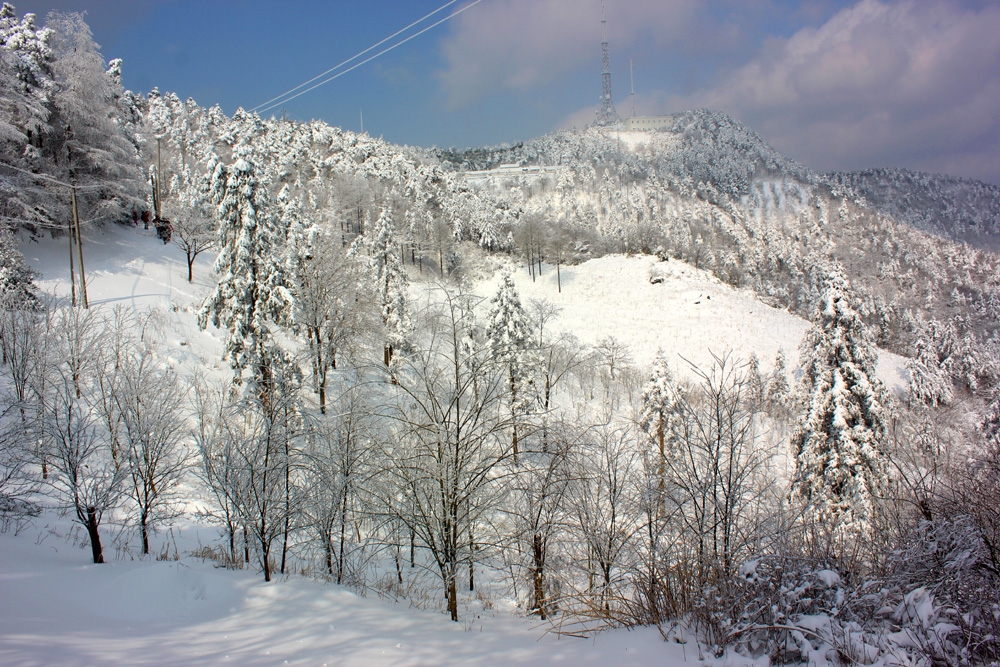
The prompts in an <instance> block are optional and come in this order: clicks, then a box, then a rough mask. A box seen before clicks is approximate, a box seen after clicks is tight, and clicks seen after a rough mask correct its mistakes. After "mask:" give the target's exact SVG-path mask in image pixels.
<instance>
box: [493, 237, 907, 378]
mask: <svg viewBox="0 0 1000 667" xmlns="http://www.w3.org/2000/svg"><path fill="white" fill-rule="evenodd" d="M559 275H560V276H561V279H562V292H561V293H560V292H559V288H558V281H559V277H557V274H556V267H555V266H549V265H547V264H543V270H542V275H541V276H538V275H537V274H536V276H535V279H534V280H532V279H531V275H530V274H529V273H528V270H527V269H526V268H525V267H524V265H521V266H520V267H519V268H518V269H517V271H516V272H515V273H514V282H515V285H516V287H517V290H518V293H519V294H520V297H521V302H522V303H524V304H527V303H528V302H529V300H530V299H544V300H548V301H550V302H552V303H553V304H555V305H556V306H558V307H560V308H562V309H563V310H562V313H561V315H560V317H559V318H557V319H556V320H554V322H553V323H552V324H551V325H550V326H552V327H553V328H554V329H555V330H559V331H565V332H569V333H572V334H573V335H575V336H576V337H577V338H579V339H580V341H581V342H583V343H586V344H588V345H594V344H596V343H597V342H598V341H600V340H601V339H603V338H605V337H607V336H613V337H614V338H616V339H617V340H618V341H619V342H621V343H624V344H625V345H626V346H627V347H628V348H629V350H630V351H631V354H632V358H633V360H634V363H635V364H636V365H637V366H638V367H639V368H641V369H643V370H645V369H648V368H649V367H650V366H651V365H652V363H653V360H654V358H655V357H656V352H657V350H658V349H662V350H663V351H664V353H665V354H666V356H667V360H668V361H669V363H670V365H671V368H672V369H673V370H674V372H676V373H678V375H680V376H681V377H691V374H690V369H691V366H690V364H689V363H688V362H691V363H693V364H695V365H696V366H698V367H700V368H709V367H710V366H711V364H712V354H713V353H714V354H716V355H721V354H723V353H725V352H734V353H735V354H736V355H737V356H739V357H741V358H743V359H744V360H745V359H748V358H749V357H750V355H751V354H753V353H756V354H757V357H758V358H759V359H760V361H761V372H762V373H764V374H768V373H770V370H771V368H772V366H773V364H774V358H775V357H776V356H777V354H778V350H779V349H783V350H784V352H785V356H786V358H787V363H788V368H789V372H792V373H793V375H794V378H791V379H790V382H791V381H792V380H796V381H797V379H798V378H799V377H800V373H799V372H797V369H798V365H799V343H800V342H801V340H802V337H803V336H804V335H805V333H806V331H807V330H808V329H809V322H808V321H806V320H804V319H802V318H801V317H799V316H797V315H793V314H791V313H789V312H788V311H786V310H781V309H778V308H773V307H771V306H768V305H766V304H764V303H762V302H761V301H759V300H758V299H757V297H756V295H755V294H754V293H753V292H752V291H749V290H737V289H734V288H733V287H731V286H730V285H727V284H725V283H723V282H722V281H720V280H719V279H717V278H716V277H714V276H713V275H712V274H710V273H709V272H707V271H704V270H700V269H696V268H694V267H692V266H691V265H689V264H686V263H684V262H680V261H676V260H669V261H665V262H661V261H659V260H658V259H657V258H655V257H652V256H649V255H632V256H623V255H607V256H605V257H601V258H598V259H592V260H590V261H587V262H584V263H583V264H580V265H578V266H562V267H560V269H559ZM654 276H655V277H657V278H659V279H661V282H659V283H655V284H654V283H653V282H651V280H650V278H651V277H654ZM499 281H500V277H499V274H497V275H496V276H494V277H493V278H492V279H491V280H489V281H488V282H487V285H486V286H484V287H481V288H480V291H481V292H482V293H483V294H484V295H492V294H495V293H496V288H497V285H499ZM685 360H686V361H685ZM878 375H879V377H880V379H881V380H882V381H883V382H885V383H886V385H887V386H888V387H890V388H895V389H898V390H900V391H902V390H904V389H905V387H906V380H907V378H908V375H907V373H906V359H905V358H904V357H901V356H899V355H897V354H893V353H891V352H886V351H884V350H880V351H879V364H878ZM792 386H794V383H792Z"/></svg>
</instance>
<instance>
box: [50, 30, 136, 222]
mask: <svg viewBox="0 0 1000 667" xmlns="http://www.w3.org/2000/svg"><path fill="white" fill-rule="evenodd" d="M46 27H47V28H51V29H52V30H53V35H52V39H51V43H52V48H53V52H54V53H55V60H54V61H53V64H52V71H53V74H54V78H55V90H54V93H53V97H52V101H53V110H54V113H53V116H52V119H51V125H52V131H53V132H54V136H53V142H52V149H53V150H52V151H51V154H52V156H53V164H52V165H51V168H50V174H51V175H54V176H57V177H58V178H62V179H63V180H68V181H69V182H72V183H74V184H80V185H85V184H87V183H100V184H101V188H100V189H94V190H91V191H83V192H81V193H80V194H79V195H78V198H79V197H80V196H81V195H82V196H83V197H84V199H86V200H88V201H87V204H89V206H88V207H87V208H88V211H89V214H90V215H94V214H95V213H96V214H97V215H106V216H109V217H111V218H113V219H114V218H119V219H121V218H124V217H126V215H127V212H129V211H131V208H132V206H133V205H135V204H138V203H140V202H141V196H142V191H143V177H142V165H141V162H140V159H139V154H138V151H137V149H136V146H137V144H136V141H135V137H129V136H128V135H127V133H126V127H125V124H124V123H123V120H122V118H121V109H120V108H119V106H118V101H119V100H120V99H121V97H122V94H123V91H122V89H121V85H120V83H117V82H116V81H115V79H114V77H113V76H109V75H108V72H107V68H106V67H105V64H104V58H102V57H101V54H100V52H99V51H98V50H97V44H95V43H94V40H93V35H92V34H91V32H90V28H89V27H88V26H87V24H86V23H85V22H84V20H83V16H82V15H80V14H59V13H53V14H50V15H49V17H48V19H47V21H46Z"/></svg>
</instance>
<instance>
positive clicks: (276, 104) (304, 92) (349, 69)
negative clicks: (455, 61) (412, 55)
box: [256, 0, 483, 113]
mask: <svg viewBox="0 0 1000 667" xmlns="http://www.w3.org/2000/svg"><path fill="white" fill-rule="evenodd" d="M482 1H483V0H475V1H474V2H471V3H469V4H468V5H466V6H464V7H462V8H461V9H459V10H457V11H455V12H453V13H451V14H449V15H448V16H446V17H444V18H443V19H441V20H440V21H437V22H436V23H432V24H431V25H429V26H427V27H426V28H424V29H423V30H420V31H419V32H416V33H414V34H412V35H410V36H409V37H407V38H406V39H403V40H400V41H398V42H396V43H395V44H393V45H392V46H390V47H389V48H387V49H383V50H381V51H379V52H378V53H376V54H375V55H373V56H371V57H369V58H366V59H365V60H362V61H361V62H359V63H358V64H356V65H353V66H351V67H348V68H347V69H345V70H343V71H342V72H338V73H337V74H334V75H333V76H331V77H330V78H328V79H324V80H323V81H320V82H319V83H317V84H314V85H312V86H310V87H309V88H306V89H305V90H303V91H301V92H298V93H296V94H295V95H292V96H291V97H286V98H284V99H282V101H280V102H275V103H274V104H271V105H269V106H266V107H264V108H258V109H256V110H257V111H258V112H259V113H264V112H265V111H270V110H271V109H273V108H275V107H277V106H279V105H281V104H285V103H286V102H290V101H291V100H294V99H295V98H296V97H299V96H300V95H305V94H306V93H308V92H309V91H311V90H315V89H316V88H319V87H320V86H322V85H323V84H326V83H330V82H331V81H333V80H334V79H339V78H340V77H342V76H344V75H345V74H347V73H348V72H351V71H353V70H356V69H357V68H359V67H361V66H362V65H364V64H365V63H369V62H371V61H373V60H375V59H376V58H378V57H379V56H381V55H384V54H386V53H388V52H389V51H392V50H393V49H395V48H396V47H397V46H402V45H403V44H406V43H407V42H408V41H410V40H411V39H414V38H415V37H419V36H420V35H422V34H424V33H425V32H427V31H428V30H431V29H432V28H436V27H437V26H439V25H441V24H442V23H444V22H446V21H449V20H451V19H453V18H455V17H456V16H458V15H459V14H461V13H462V12H464V11H466V10H469V9H472V8H473V7H475V6H476V5H478V4H479V3H480V2H482ZM383 41H385V40H383ZM372 48H375V47H372ZM370 50H371V49H368V51H370ZM359 55H360V54H359ZM355 57H357V56H355ZM351 60H353V58H352V59H351ZM348 62H350V61H348ZM334 69H336V68H334ZM321 76H322V75H321ZM302 85H305V84H302ZM300 87H301V86H300Z"/></svg>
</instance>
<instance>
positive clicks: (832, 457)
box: [791, 272, 889, 534]
mask: <svg viewBox="0 0 1000 667" xmlns="http://www.w3.org/2000/svg"><path fill="white" fill-rule="evenodd" d="M802 359H803V367H804V369H805V374H804V376H803V378H802V383H801V386H800V392H801V396H802V400H801V403H800V404H801V405H803V406H804V408H805V412H804V414H803V415H802V416H801V417H800V419H799V423H798V427H797V429H796V431H795V434H794V435H793V436H792V441H791V444H792V451H793V452H794V454H795V463H796V466H795V473H794V478H793V480H792V494H793V496H794V497H797V498H800V499H801V500H803V501H804V502H805V503H806V504H807V506H808V507H809V509H810V511H811V513H812V518H813V519H815V520H817V521H818V522H820V523H821V524H822V525H825V526H827V527H830V528H831V529H833V530H835V531H840V530H845V531H847V532H848V533H849V534H850V533H853V534H857V533H860V532H863V531H866V530H867V529H868V528H869V527H870V526H869V523H870V521H871V519H872V517H873V512H874V510H875V503H876V500H877V498H878V497H879V495H880V494H881V489H882V487H883V486H884V484H885V481H886V477H887V475H888V471H887V466H886V463H885V461H884V460H883V456H882V452H881V447H882V442H883V439H884V438H885V435H886V421H887V415H886V410H887V406H888V400H889V397H888V394H887V392H886V390H885V388H884V387H883V385H882V382H881V381H880V380H879V379H878V377H877V376H876V374H875V366H876V362H877V356H876V348H875V345H874V343H873V341H872V338H871V335H870V334H869V332H868V329H867V327H866V326H865V324H864V322H863V321H862V319H861V315H860V313H859V312H858V309H857V307H856V305H855V303H854V302H853V298H852V293H851V290H850V286H849V284H848V282H847V279H846V278H844V276H843V275H842V274H840V273H839V272H836V273H832V274H831V275H830V276H829V277H828V278H827V280H826V281H825V284H824V290H823V295H822V297H821V299H820V302H819V304H818V306H817V308H816V310H815V313H814V316H813V326H812V328H811V329H810V330H809V332H808V333H807V334H806V336H805V338H804V339H803V341H802Z"/></svg>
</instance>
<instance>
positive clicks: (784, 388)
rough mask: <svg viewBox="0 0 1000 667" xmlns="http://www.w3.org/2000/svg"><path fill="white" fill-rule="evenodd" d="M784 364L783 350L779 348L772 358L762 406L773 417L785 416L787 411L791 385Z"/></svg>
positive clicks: (785, 364)
mask: <svg viewBox="0 0 1000 667" xmlns="http://www.w3.org/2000/svg"><path fill="white" fill-rule="evenodd" d="M786 366H787V362H786V361H785V351H784V350H782V349H779V350H778V354H777V355H776V356H775V358H774V368H773V369H772V370H771V377H770V378H768V381H767V389H766V393H765V396H764V408H765V410H766V411H767V414H769V415H770V416H772V417H774V418H781V417H787V416H788V413H789V408H790V406H789V404H788V403H789V399H790V398H791V387H789V386H788V371H787V370H786Z"/></svg>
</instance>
